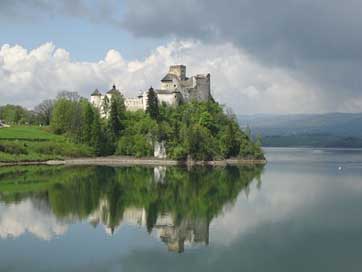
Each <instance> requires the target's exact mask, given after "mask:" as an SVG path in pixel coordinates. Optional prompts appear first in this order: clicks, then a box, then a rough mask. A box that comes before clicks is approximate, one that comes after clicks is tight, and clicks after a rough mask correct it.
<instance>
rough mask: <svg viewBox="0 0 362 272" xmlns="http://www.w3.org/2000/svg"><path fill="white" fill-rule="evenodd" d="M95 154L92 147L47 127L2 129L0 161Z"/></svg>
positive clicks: (23, 160)
mask: <svg viewBox="0 0 362 272" xmlns="http://www.w3.org/2000/svg"><path fill="white" fill-rule="evenodd" d="M93 154H94V150H93V149H92V148H90V147H88V146H85V145H80V144H75V143H73V142H70V141H69V140H67V139H66V138H65V137H63V136H59V135H55V134H52V133H50V132H49V131H47V129H46V128H40V127H34V126H14V127H10V128H1V129H0V162H27V161H47V160H59V159H64V158H77V157H89V156H92V155H93Z"/></svg>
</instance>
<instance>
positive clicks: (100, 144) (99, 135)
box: [90, 112, 105, 155]
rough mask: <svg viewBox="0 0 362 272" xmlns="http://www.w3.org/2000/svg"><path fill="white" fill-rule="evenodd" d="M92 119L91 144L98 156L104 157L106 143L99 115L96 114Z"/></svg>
mask: <svg viewBox="0 0 362 272" xmlns="http://www.w3.org/2000/svg"><path fill="white" fill-rule="evenodd" d="M92 119H93V120H92V126H91V134H90V136H91V137H90V144H91V146H92V147H93V148H94V149H95V151H96V154H97V155H102V154H104V152H105V151H104V144H105V142H104V136H103V132H102V125H101V120H100V116H99V113H98V112H94V114H93V117H92Z"/></svg>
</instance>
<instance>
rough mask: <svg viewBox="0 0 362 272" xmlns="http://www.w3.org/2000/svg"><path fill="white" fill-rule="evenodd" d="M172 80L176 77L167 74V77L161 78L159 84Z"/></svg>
mask: <svg viewBox="0 0 362 272" xmlns="http://www.w3.org/2000/svg"><path fill="white" fill-rule="evenodd" d="M174 78H177V76H176V75H174V74H170V73H168V74H167V75H165V76H164V77H163V79H161V82H169V81H173V79H174Z"/></svg>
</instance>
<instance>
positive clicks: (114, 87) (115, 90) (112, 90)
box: [107, 85, 120, 94]
mask: <svg viewBox="0 0 362 272" xmlns="http://www.w3.org/2000/svg"><path fill="white" fill-rule="evenodd" d="M119 93H120V92H119V91H118V90H117V88H116V85H113V87H112V89H110V90H109V91H108V92H107V94H119Z"/></svg>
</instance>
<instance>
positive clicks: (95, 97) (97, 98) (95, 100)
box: [90, 89, 102, 108]
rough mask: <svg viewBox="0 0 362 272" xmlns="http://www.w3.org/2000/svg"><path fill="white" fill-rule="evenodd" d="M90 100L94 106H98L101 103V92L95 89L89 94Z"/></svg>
mask: <svg viewBox="0 0 362 272" xmlns="http://www.w3.org/2000/svg"><path fill="white" fill-rule="evenodd" d="M90 102H91V104H92V105H93V106H95V107H96V108H100V107H101V104H102V94H101V93H100V91H98V89H95V90H94V92H93V93H92V94H91V97H90Z"/></svg>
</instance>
